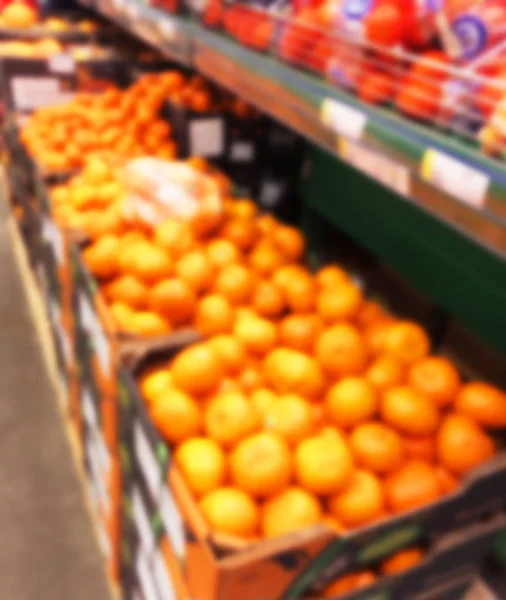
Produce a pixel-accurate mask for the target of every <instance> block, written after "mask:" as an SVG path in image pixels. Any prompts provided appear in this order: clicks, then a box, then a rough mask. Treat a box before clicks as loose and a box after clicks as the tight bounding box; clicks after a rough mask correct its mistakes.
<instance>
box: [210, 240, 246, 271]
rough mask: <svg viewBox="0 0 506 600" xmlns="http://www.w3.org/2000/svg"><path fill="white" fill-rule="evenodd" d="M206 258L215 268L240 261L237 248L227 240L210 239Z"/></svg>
mask: <svg viewBox="0 0 506 600" xmlns="http://www.w3.org/2000/svg"><path fill="white" fill-rule="evenodd" d="M207 258H208V260H209V262H210V263H211V265H212V266H213V267H215V268H216V269H223V267H226V266H227V265H232V264H235V263H238V262H240V254H239V251H238V249H237V248H236V247H235V246H234V244H232V242H229V241H228V240H220V239H215V240H211V241H210V242H209V244H208V246H207Z"/></svg>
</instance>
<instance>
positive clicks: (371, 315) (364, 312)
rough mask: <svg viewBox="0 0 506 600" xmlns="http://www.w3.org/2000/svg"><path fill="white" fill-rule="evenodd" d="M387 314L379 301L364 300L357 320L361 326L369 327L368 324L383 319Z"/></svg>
mask: <svg viewBox="0 0 506 600" xmlns="http://www.w3.org/2000/svg"><path fill="white" fill-rule="evenodd" d="M385 316H386V312H385V311H384V309H383V308H382V307H381V306H380V305H379V304H378V303H377V302H374V301H373V300H365V301H364V302H362V305H361V306H360V308H359V311H358V313H357V315H356V322H357V325H358V326H359V327H361V328H362V327H367V326H368V325H371V323H374V322H375V321H379V320H381V319H383V318H384V317H385Z"/></svg>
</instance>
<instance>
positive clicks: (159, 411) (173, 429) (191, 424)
mask: <svg viewBox="0 0 506 600" xmlns="http://www.w3.org/2000/svg"><path fill="white" fill-rule="evenodd" d="M150 415H151V419H152V420H153V423H154V424H155V426H156V427H157V429H158V431H159V432H160V434H161V435H162V437H163V438H164V439H165V440H167V442H169V443H170V444H178V443H180V442H184V440H187V439H188V438H192V437H195V436H196V435H198V434H199V433H200V431H201V430H202V415H201V414H200V410H199V407H198V406H197V403H196V402H195V400H193V399H192V398H191V397H190V396H188V394H185V393H184V392H181V391H180V390H176V389H173V388H168V389H167V390H165V391H164V392H161V393H160V394H158V395H157V396H156V398H155V399H154V401H153V403H152V404H151V409H150Z"/></svg>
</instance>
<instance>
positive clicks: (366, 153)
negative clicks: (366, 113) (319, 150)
mask: <svg viewBox="0 0 506 600" xmlns="http://www.w3.org/2000/svg"><path fill="white" fill-rule="evenodd" d="M338 150H339V155H340V156H341V157H342V158H343V159H344V160H345V161H346V162H347V163H349V164H351V165H353V166H354V167H355V168H356V169H359V170H360V171H362V172H363V173H366V174H367V175H369V176H370V177H372V178H373V179H376V180H377V181H379V182H380V183H382V184H383V185H384V186H386V187H388V188H390V189H392V190H394V191H396V192H397V193H398V194H401V195H403V196H409V194H410V191H411V178H410V173H409V169H408V168H407V167H405V166H404V165H401V164H399V163H397V162H395V161H393V160H391V159H390V158H387V157H386V156H383V155H381V154H378V153H377V152H372V151H371V150H368V149H366V148H363V147H362V146H360V145H359V144H356V143H354V142H350V141H349V140H346V139H343V138H340V139H339V140H338Z"/></svg>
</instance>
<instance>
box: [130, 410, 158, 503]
mask: <svg viewBox="0 0 506 600" xmlns="http://www.w3.org/2000/svg"><path fill="white" fill-rule="evenodd" d="M134 452H135V456H136V458H137V462H138V463H139V468H140V470H141V472H142V474H143V475H144V477H145V479H146V483H147V485H148V488H149V491H150V493H151V495H152V497H153V499H154V500H155V501H158V498H159V496H160V489H161V485H162V469H161V467H160V464H159V463H158V461H157V460H156V456H155V455H154V453H153V450H152V448H151V445H150V443H149V441H148V439H147V437H146V434H145V433H144V431H143V429H142V425H141V424H140V423H139V421H136V422H135V423H134Z"/></svg>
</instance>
